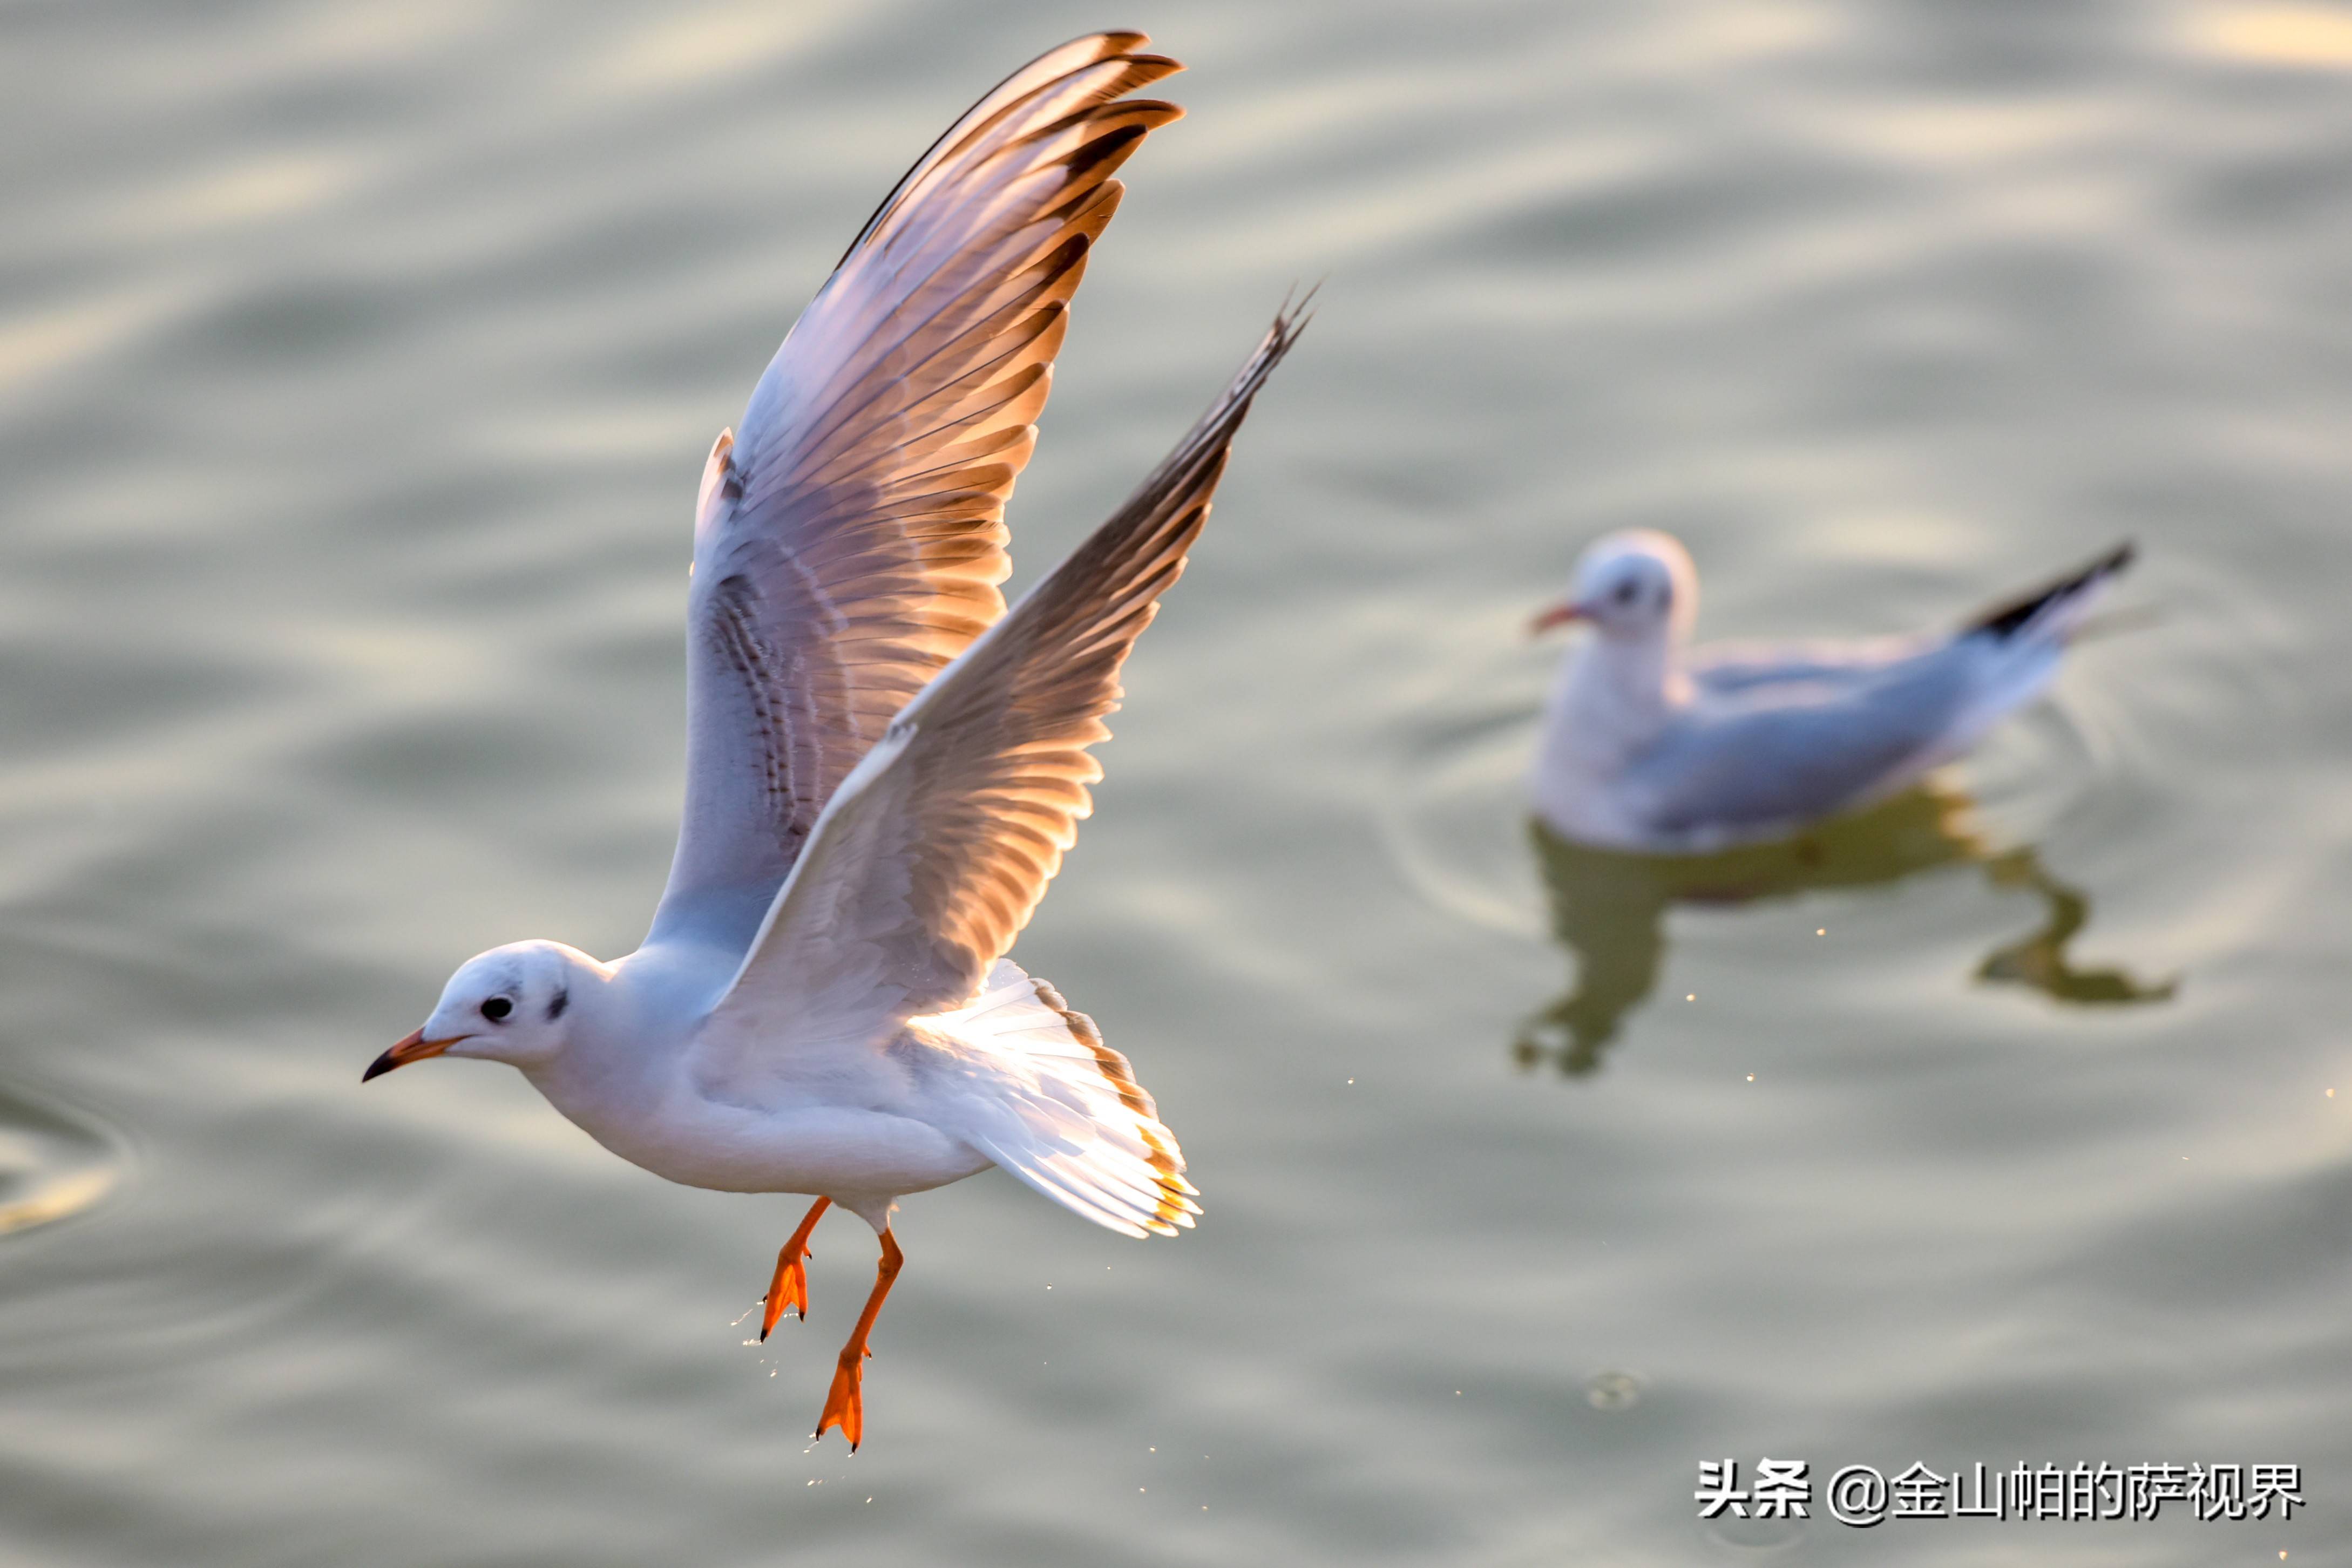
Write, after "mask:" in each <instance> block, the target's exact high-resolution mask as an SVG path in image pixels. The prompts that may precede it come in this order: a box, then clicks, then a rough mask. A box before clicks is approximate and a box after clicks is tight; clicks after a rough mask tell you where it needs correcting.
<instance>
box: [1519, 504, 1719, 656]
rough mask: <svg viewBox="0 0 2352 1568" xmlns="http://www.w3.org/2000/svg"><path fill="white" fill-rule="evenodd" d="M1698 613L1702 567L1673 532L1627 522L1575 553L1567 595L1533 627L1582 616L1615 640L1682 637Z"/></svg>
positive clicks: (1561, 623)
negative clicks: (1573, 576)
mask: <svg viewBox="0 0 2352 1568" xmlns="http://www.w3.org/2000/svg"><path fill="white" fill-rule="evenodd" d="M1697 618H1698V569H1697V568H1696V567H1694V566H1692V565H1691V558H1690V552H1689V551H1687V550H1685V549H1683V547H1682V541H1681V540H1679V539H1677V538H1675V537H1674V535H1672V534H1662V533H1660V532H1658V531H1657V530H1656V529H1654V528H1629V529H1627V530H1626V531H1624V532H1623V533H1615V534H1611V535H1609V536H1607V537H1606V538H1599V539H1595V540H1594V541H1593V542H1592V543H1591V545H1589V546H1588V547H1586V549H1585V551H1584V554H1583V555H1581V556H1580V557H1579V558H1578V559H1577V562H1576V582H1575V586H1574V587H1573V588H1572V589H1571V590H1570V592H1569V596H1568V597H1567V598H1566V599H1564V600H1561V601H1559V603H1557V604H1555V605H1552V606H1551V607H1550V608H1549V609H1548V610H1545V611H1544V612H1541V613H1540V614H1538V616H1537V617H1536V618H1535V622H1534V623H1533V624H1532V625H1531V626H1530V627H1529V628H1528V631H1529V632H1530V633H1531V634H1532V633H1535V632H1548V631H1549V630H1550V629H1551V628H1553V627H1555V626H1565V625H1567V624H1569V623H1570V622H1582V623H1584V624H1586V625H1589V626H1591V628H1592V629H1593V630H1594V631H1595V632H1599V633H1600V634H1601V636H1603V637H1605V638H1607V639H1609V640H1610V641H1612V642H1616V643H1651V642H1663V641H1667V640H1675V641H1679V640H1680V639H1682V638H1685V637H1687V636H1688V635H1690V629H1691V625H1692V622H1695V621H1696V620H1697Z"/></svg>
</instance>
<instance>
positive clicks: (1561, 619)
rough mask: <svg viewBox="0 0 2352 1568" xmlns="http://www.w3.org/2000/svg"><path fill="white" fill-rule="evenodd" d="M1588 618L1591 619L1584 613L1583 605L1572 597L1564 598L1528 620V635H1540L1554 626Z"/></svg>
mask: <svg viewBox="0 0 2352 1568" xmlns="http://www.w3.org/2000/svg"><path fill="white" fill-rule="evenodd" d="M1589 619H1591V617H1589V616H1588V615H1586V613H1585V612H1584V606H1583V605H1581V604H1579V603H1577V602H1576V601H1574V600H1572V599H1570V600H1564V601H1561V602H1560V603H1558V604H1555V605H1553V606H1552V607H1551V608H1550V609H1549V610H1547V611H1545V612H1543V613H1542V614H1540V615H1538V616H1537V617H1536V618H1535V619H1534V620H1533V621H1530V622H1528V636H1530V637H1540V636H1542V635H1543V634H1544V633H1545V632H1549V631H1550V630H1551V629H1552V628H1553V627H1555V626H1565V625H1567V624H1568V623H1569V622H1571V621H1584V620H1589Z"/></svg>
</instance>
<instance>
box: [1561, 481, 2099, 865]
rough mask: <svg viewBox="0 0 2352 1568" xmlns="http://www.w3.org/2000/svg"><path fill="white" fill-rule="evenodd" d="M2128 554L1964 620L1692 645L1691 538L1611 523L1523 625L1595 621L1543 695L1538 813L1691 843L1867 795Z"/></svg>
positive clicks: (1616, 839)
mask: <svg viewBox="0 0 2352 1568" xmlns="http://www.w3.org/2000/svg"><path fill="white" fill-rule="evenodd" d="M2131 557H2132V549H2131V547H2130V546H2129V545H2124V546H2121V547H2120V548H2118V549H2115V550H2113V551H2111V552H2110V553H2108V554H2107V555H2105V556H2103V557H2101V558H2100V559H2098V560H2096V561H2095V562H2093V563H2092V564H2091V565H2090V566H2088V567H2085V568H2084V570H2081V571H2078V572H2075V573H2074V574H2073V575H2071V576H2069V577H2066V578H2064V579H2063V580H2060V581H2057V582H2054V583H2052V584H2051V585H2050V586H2049V587H2047V588H2043V589H2040V590H2038V591H2034V592H2032V593H2029V594H2026V595H2024V596H2023V597H2022V598H2020V599H2018V600H2016V601H2013V602H2011V603H2009V604H2005V605H2002V606H2001V607H2000V608H1999V609H1997V610H1993V611H1990V612H1987V613H1985V614H1983V615H1981V616H1979V617H1978V618H1977V619H1976V620H1975V621H1973V622H1969V624H1968V625H1966V626H1964V627H1962V628H1960V629H1959V630H1958V632H1935V633H1929V634H1927V635H1924V636H1919V637H1911V638H1894V639H1882V640H1876V641H1872V642H1862V643H1784V644H1778V645H1767V644H1755V643H1724V644H1717V645H1715V646H1710V647H1703V648H1696V649H1690V648H1686V647H1685V643H1687V642H1688V640H1689V637H1690V632H1691V625H1692V622H1694V621H1695V620H1696V616H1697V612H1698V573H1697V570H1696V569H1695V568H1694V567H1693V566H1692V565H1691V559H1690V556H1689V554H1688V552H1686V551H1685V549H1683V547H1682V545H1681V543H1680V542H1679V541H1678V540H1676V539H1675V538H1673V537H1672V536H1671V535H1668V534H1663V533H1658V532H1655V531H1654V530H1651V529H1647V528H1640V529H1633V530H1630V531H1627V532H1624V533H1618V534H1612V535H1610V536H1609V537H1607V538H1602V539H1600V540H1597V541H1596V542H1595V543H1594V544H1593V545H1592V546H1591V548H1590V549H1587V550H1586V551H1585V552H1584V555H1583V557H1582V558H1581V559H1580V560H1579V561H1578V562H1577V568H1576V585H1575V590H1574V591H1573V592H1572V594H1571V595H1570V597H1569V598H1568V599H1567V600H1565V601H1562V602H1561V603H1559V604H1557V605H1555V606H1553V607H1552V608H1551V609H1549V610H1547V611H1545V612H1543V613H1542V614H1540V615H1538V616H1537V617H1536V620H1535V624H1534V626H1533V628H1532V630H1533V631H1534V632H1543V631H1545V630H1547V629H1549V628H1550V627H1554V626H1559V625H1564V624H1566V623H1568V622H1581V623H1583V624H1585V625H1588V626H1590V627H1591V629H1592V635H1591V636H1590V637H1589V638H1587V639H1585V640H1584V642H1583V643H1582V644H1581V645H1580V646H1579V647H1577V648H1574V649H1572V650H1570V653H1569V654H1568V656H1567V658H1566V660H1565V661H1564V662H1563V664H1562V668H1561V671H1560V674H1559V680H1558V682H1557V684H1556V685H1554V686H1553V688H1552V693H1551V697H1550V700H1549V702H1548V703H1547V704H1546V705H1545V709H1544V720H1543V740H1542V744H1541V747H1540V750H1539V752H1538V758H1537V762H1536V772H1535V779H1534V788H1533V794H1534V801H1535V809H1536V813H1537V815H1538V817H1540V818H1541V819H1542V820H1543V821H1544V822H1546V823H1547V824H1548V825H1549V826H1550V827H1551V828H1552V830H1553V831H1556V832H1558V833H1559V834H1561V835H1562V836H1563V837H1566V838H1569V839H1573V840H1576V841H1580V842H1584V843H1592V844H1602V845H1608V846H1611V847H1613V848H1618V849H1629V850H1641V851H1650V852H1665V853H1683V852H1696V851H1704V850H1710V849H1715V848H1718V847H1720V846H1722V845H1724V844H1727V843H1736V842H1739V841H1745V840H1751V839H1758V838H1769V837H1770V836H1772V835H1774V834H1776V833H1780V832H1784V831H1788V830H1790V829H1792V828H1795V827H1797V826H1800V825H1801V824H1803V823H1805V822H1808V821H1814V820H1817V819H1819V818H1822V817H1826V816H1829V815H1831V814H1832V813H1834V812H1837V811H1842V810H1846V809H1847V808H1849V807H1852V806H1858V805H1862V804H1864V803H1866V802H1868V801H1871V800H1877V799H1879V798H1881V797H1883V796H1885V795H1886V794H1888V793H1890V792H1892V791H1893V790H1895V789H1900V788H1901V787H1902V786H1903V785H1905V784H1907V783H1909V782H1911V781H1912V780H1913V779H1916V778H1918V777H1919V776H1920V775H1921V774H1922V773H1925V772H1926V771H1927V769H1929V768H1933V767H1935V766H1936V765H1937V764H1938V763H1941V762H1945V761H1948V760H1949V759H1951V758H1954V757H1957V756H1958V755H1959V754H1960V753H1961V752H1963V751H1965V750H1966V749H1968V747H1969V746H1971V745H1972V744H1974V743H1975V741H1976V740H1977V738H1978V737H1979V736H1981V735H1982V734H1983V733H1984V732H1985V731H1986V730H1987V729H1989V728H1990V727H1992V725H1993V724H1994V722H1995V721H1996V720H1998V719H2000V717H2001V716H2003V715H2004V714H2007V713H2009V712H2010V711H2011V710H2012V709H2014V708H2016V707H2018V706H2021V705H2022V704H2024V703H2025V702H2027V701H2028V700H2029V699H2031V698H2032V696H2033V695H2035V694H2037V693H2038V692H2040V691H2041V690H2042V687H2043V686H2045V685H2048V684H2049V682H2050V679H2051V677H2052V676H2053V674H2056V673H2057V669H2058V661H2059V657H2060V655H2061V654H2063V653H2064V652H2065V649H2066V645H2067V643H2068V642H2069V640H2070V639H2071V638H2072V637H2073V636H2074V633H2075V632H2077V631H2078V630H2080V628H2081V627H2082V624H2083V621H2084V615H2085V613H2086V612H2088V610H2089V609H2090V606H2091V605H2092V603H2093V602H2094V601H2095V600H2096V599H2097V598H2098V597H2099V595H2100V592H2101V591H2102V590H2104V589H2105V587H2106V585H2107V583H2108V582H2109V580H2112V579H2113V578H2114V577H2115V575H2116V573H2117V572H2119V571H2121V570H2123V569H2124V568H2125V567H2126V565H2128V564H2129V563H2130V560H2131Z"/></svg>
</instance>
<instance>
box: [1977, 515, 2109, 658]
mask: <svg viewBox="0 0 2352 1568" xmlns="http://www.w3.org/2000/svg"><path fill="white" fill-rule="evenodd" d="M2137 553H2138V547H2137V545H2135V544H2133V543H2132V541H2131V540H2129V539H2126V540H2125V541H2124V542H2123V543H2121V544H2119V545H2117V546H2116V548H2115V549H2111V550H2109V551H2108V552H2107V553H2106V554H2105V555H2103V556H2101V557H2100V558H2099V559H2096V560H2095V561H2093V562H2092V563H2091V564H2090V565H2088V566H2086V567H2084V568H2083V569H2082V570H2079V571H2073V572H2069V573H2067V574H2066V575H2065V576H2064V577H2062V578H2060V579H2059V580H2057V581H2055V582H2053V583H2050V584H2048V585H2047V586H2045V587H2042V588H2038V589H2035V590H2034V591H2032V592H2031V593H2029V594H2026V595H2025V596H2023V597H2022V598H2020V599H2016V600H2012V601H2009V602H2008V603H2005V604H2002V605H2000V606H1998V607H1997V608H1995V609H1992V610H1989V611H1987V612H1984V613H1983V614H1982V615H1980V616H1979V617H1977V619H1976V620H1974V621H1972V622H1969V625H1968V628H1967V631H1968V632H1970V633H1978V632H1981V633H1984V634H1986V635H1989V636H1992V637H2000V638H2007V637H2011V636H2014V635H2015V634H2016V633H2017V632H2020V631H2021V630H2023V629H2024V628H2025V627H2026V626H2028V625H2031V624H2032V622H2033V621H2034V619H2035V618H2036V617H2037V616H2039V615H2040V614H2041V613H2042V612H2043V611H2045V610H2047V609H2049V608H2050V607H2051V606H2052V605H2053V604H2056V603H2058V602H2060V601H2063V600H2066V599H2071V598H2073V597H2074V595H2075V594H2078V593H2080V592H2082V591H2084V589H2086V588H2088V587H2090V586H2091V585H2092V584H2093V583H2095V582H2098V581H2100V580H2103V579H2105V578H2110V577H2113V576H2114V575H2116V573H2117V572H2119V571H2121V570H2124V568H2126V567H2127V566H2129V565H2130V564H2131V563H2132V558H2133V557H2134V556H2136V555H2137Z"/></svg>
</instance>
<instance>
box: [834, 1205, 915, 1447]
mask: <svg viewBox="0 0 2352 1568" xmlns="http://www.w3.org/2000/svg"><path fill="white" fill-rule="evenodd" d="M906 1260H907V1257H906V1254H905V1253H903V1252H901V1251H899V1250H898V1238H897V1237H895V1236H893V1235H891V1234H890V1232H889V1229H888V1228H887V1227H886V1228H884V1229H883V1232H882V1261H881V1262H880V1263H879V1264H878V1265H877V1266H876V1268H875V1270H874V1293H873V1294H872V1295H870V1296H868V1297H866V1310H865V1311H864V1312H860V1313H858V1314H857V1327H856V1328H855V1329H854V1330H852V1331H851V1332H850V1335H849V1343H847V1344H845V1345H843V1346H842V1347H841V1364H840V1365H838V1366H836V1367H835V1368H834V1373H833V1387H832V1388H831V1390H829V1391H828V1392H827V1393H826V1395H825V1396H824V1415H823V1416H819V1417H818V1418H817V1424H816V1435H817V1436H818V1437H824V1435H825V1433H826V1431H827V1430H828V1429H830V1428H832V1427H840V1428H841V1435H842V1436H843V1437H846V1438H848V1439H849V1451H850V1452H851V1453H853V1454H854V1453H856V1452H857V1443H858V1439H859V1438H861V1437H864V1436H865V1435H866V1400H865V1396H864V1395H863V1393H862V1392H861V1390H860V1385H861V1383H862V1382H863V1380H864V1376H865V1371H866V1357H867V1356H869V1355H871V1354H874V1353H873V1352H872V1351H870V1350H868V1349H866V1335H867V1334H869V1333H873V1332H874V1319H875V1317H876V1316H877V1314H878V1313H879V1312H881V1311H882V1298H883V1297H885V1296H887V1295H888V1294H889V1293H890V1281H893V1280H896V1279H897V1278H898V1266H899V1265H900V1264H902V1263H904V1262H905V1261H906Z"/></svg>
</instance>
